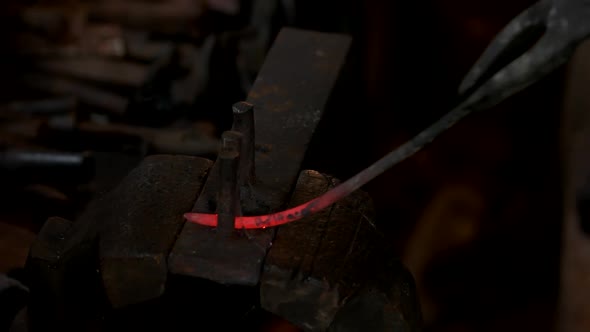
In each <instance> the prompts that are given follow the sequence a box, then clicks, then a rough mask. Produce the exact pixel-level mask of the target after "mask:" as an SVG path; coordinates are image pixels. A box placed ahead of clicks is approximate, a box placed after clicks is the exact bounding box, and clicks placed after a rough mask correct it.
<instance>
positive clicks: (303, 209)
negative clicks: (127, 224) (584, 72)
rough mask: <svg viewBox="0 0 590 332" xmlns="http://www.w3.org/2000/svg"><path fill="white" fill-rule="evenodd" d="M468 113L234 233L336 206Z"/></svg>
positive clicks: (239, 220)
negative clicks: (322, 191) (323, 190)
mask: <svg viewBox="0 0 590 332" xmlns="http://www.w3.org/2000/svg"><path fill="white" fill-rule="evenodd" d="M470 112H471V109H470V108H465V107H458V108H456V109H454V110H453V111H451V112H449V113H447V114H446V115H445V116H444V117H443V118H441V119H440V120H439V121H438V122H436V123H435V124H433V125H432V126H430V127H428V128H427V129H425V130H424V131H422V132H421V133H420V134H418V135H417V136H416V137H414V138H413V139H412V140H410V141H408V142H406V143H404V144H403V145H402V146H400V147H399V148H397V149H395V150H393V151H391V152H390V153H388V154H387V155H386V156H384V157H383V158H381V159H379V160H378V161H377V162H376V163H374V164H373V165H371V166H369V167H368V168H366V169H364V170H362V171H361V172H360V173H358V174H356V175H355V176H353V177H352V178H350V179H348V180H347V181H345V182H343V183H341V184H340V185H338V186H336V187H335V188H333V189H332V190H330V191H328V192H326V193H325V194H323V195H321V196H319V197H317V198H314V199H313V200H311V201H309V202H307V203H304V204H301V205H299V206H296V207H294V208H291V209H288V210H285V211H281V212H276V213H271V214H267V215H262V216H239V217H236V222H235V227H236V228H238V229H241V228H245V229H252V228H267V227H274V226H279V225H283V224H286V223H289V222H292V221H296V220H299V219H301V218H304V217H306V216H309V215H312V214H314V213H316V212H318V211H321V210H323V209H325V208H327V207H329V206H330V205H332V204H334V203H336V202H338V201H339V200H341V199H342V198H344V197H346V196H348V195H349V194H351V193H352V192H354V191H355V190H357V189H359V188H360V187H362V186H363V185H365V184H366V183H367V182H369V181H371V180H372V179H374V178H375V177H377V176H378V175H380V174H381V173H383V172H385V171H386V170H387V169H389V168H391V167H392V166H394V165H395V164H397V163H399V162H400V161H402V160H404V159H406V158H408V157H409V156H411V155H413V154H414V153H416V152H417V151H419V150H420V149H421V148H422V147H424V146H425V145H426V144H428V143H429V142H431V141H432V140H433V139H434V138H435V137H436V136H437V135H438V134H440V133H441V132H443V131H444V130H445V129H447V128H449V127H450V126H452V125H453V124H455V123H456V122H457V121H459V120H460V119H461V118H462V117H464V116H465V115H467V114H468V113H470ZM184 217H185V218H186V219H187V220H188V221H190V222H194V223H197V224H200V225H204V226H217V214H207V213H186V214H185V215H184Z"/></svg>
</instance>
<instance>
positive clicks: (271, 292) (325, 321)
mask: <svg viewBox="0 0 590 332" xmlns="http://www.w3.org/2000/svg"><path fill="white" fill-rule="evenodd" d="M337 184H338V181H336V180H335V179H333V178H330V177H328V176H326V175H324V174H321V173H318V172H316V171H303V172H302V173H301V176H300V177H299V180H298V182H297V187H296V188H295V192H294V194H293V198H292V200H291V202H290V203H289V204H290V205H298V204H301V203H303V202H306V201H309V200H310V199H311V198H313V197H317V196H319V195H321V194H323V193H324V192H326V191H327V190H329V189H331V188H333V187H334V186H336V185H337ZM373 214H374V210H373V205H372V201H371V199H370V197H369V196H368V194H366V193H365V192H362V191H356V192H354V193H353V194H352V195H351V196H349V197H347V198H345V199H343V200H342V201H340V202H338V203H336V204H335V205H334V206H333V207H332V208H330V209H326V210H324V211H321V212H318V213H317V214H315V215H312V216H310V217H306V218H304V219H302V220H300V221H298V222H296V223H291V224H287V225H284V226H282V227H280V228H279V230H278V231H277V235H276V237H275V239H274V241H273V247H272V248H271V249H270V251H269V253H268V255H267V258H266V262H265V264H264V270H263V274H262V277H261V285H260V301H261V305H262V307H263V308H264V309H265V310H268V311H270V312H272V313H274V314H277V315H279V316H281V317H284V318H285V319H287V320H289V321H291V322H292V323H294V324H297V325H298V326H300V327H302V328H304V329H305V330H309V331H325V330H326V329H327V328H328V326H330V324H331V322H332V320H333V319H334V316H335V315H336V313H337V312H338V310H339V309H340V307H341V306H342V305H343V303H344V302H345V300H346V299H347V298H349V297H350V296H352V295H353V294H354V293H355V292H356V291H358V289H359V287H362V286H363V285H364V284H366V282H367V280H368V278H371V277H373V276H374V274H373V273H369V272H368V271H367V268H369V267H370V266H371V265H368V263H369V261H370V256H371V255H373V254H375V253H376V249H377V248H378V245H377V243H378V242H379V241H378V235H377V230H376V229H375V228H374V227H373V226H372V221H371V219H372V217H373Z"/></svg>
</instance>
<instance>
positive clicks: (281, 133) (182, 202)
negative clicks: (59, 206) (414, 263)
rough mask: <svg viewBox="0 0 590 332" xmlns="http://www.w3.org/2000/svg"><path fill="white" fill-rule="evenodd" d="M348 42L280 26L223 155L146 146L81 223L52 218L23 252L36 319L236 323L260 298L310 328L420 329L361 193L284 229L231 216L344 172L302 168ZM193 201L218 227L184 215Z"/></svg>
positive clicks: (311, 190) (162, 325)
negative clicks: (253, 225) (152, 151)
mask: <svg viewBox="0 0 590 332" xmlns="http://www.w3.org/2000/svg"><path fill="white" fill-rule="evenodd" d="M349 47H350V39H349V38H348V37H346V36H342V35H337V34H327V33H318V32H309V31H302V30H296V29H283V30H282V31H281V32H280V34H279V35H278V37H277V39H276V41H275V43H274V45H273V47H272V48H271V50H270V51H269V53H268V56H267V59H266V62H265V63H264V65H263V67H262V69H261V71H260V73H259V75H258V77H257V80H256V82H255V84H254V86H253V88H252V90H251V91H250V93H249V95H248V98H247V101H245V102H239V103H236V104H235V105H234V107H233V115H234V123H233V127H232V128H231V130H230V131H226V132H225V133H224V134H223V136H222V146H221V147H220V152H219V155H218V158H217V161H216V162H215V163H214V162H212V161H210V160H206V159H202V158H197V157H189V156H171V155H155V156H151V157H148V158H146V159H145V160H144V161H143V162H142V163H141V165H139V166H138V167H137V168H136V169H135V170H133V171H132V172H131V173H130V174H129V175H128V176H127V178H126V179H125V180H123V181H122V183H120V184H119V186H118V187H117V188H116V189H115V190H114V191H112V192H110V193H108V194H106V195H104V196H102V197H100V198H99V199H97V200H95V201H94V202H92V203H91V205H90V206H89V207H88V209H87V210H86V212H85V213H84V214H83V215H82V216H81V217H80V218H79V219H78V220H76V222H70V221H67V220H64V219H61V218H52V219H50V220H48V221H47V223H46V224H45V225H44V227H43V229H42V231H41V232H40V234H39V237H38V240H37V241H36V243H35V244H34V245H33V246H32V248H31V251H30V258H29V261H28V268H29V271H30V272H31V273H30V275H31V282H30V289H31V298H32V302H31V303H30V305H29V316H30V321H31V327H32V329H33V330H43V331H45V330H53V329H56V330H57V329H59V330H62V331H63V330H64V329H65V330H76V331H85V330H93V331H95V330H100V331H111V330H130V329H132V330H139V329H141V328H148V329H149V330H167V331H173V330H176V329H181V328H183V327H184V326H194V328H197V329H199V328H202V329H204V330H207V331H208V330H215V331H217V330H224V329H228V328H229V329H232V330H233V329H237V328H240V329H244V328H246V327H245V325H244V324H246V322H247V321H248V320H251V319H252V318H251V317H253V315H254V314H252V313H253V312H257V311H260V312H270V313H273V314H275V315H278V316H280V317H283V318H284V319H286V320H287V321H290V322H291V323H293V324H294V325H296V326H298V327H299V328H301V329H304V330H308V331H325V330H330V331H414V330H416V328H417V326H418V322H419V319H420V315H419V312H420V311H419V308H418V304H417V302H416V297H415V291H414V286H413V282H412V278H411V276H410V275H409V273H408V272H407V271H406V270H405V269H404V268H403V266H401V264H399V263H398V262H397V261H395V260H392V259H391V258H387V255H386V254H385V253H383V252H382V251H380V249H381V247H380V238H379V233H378V232H377V231H376V229H375V227H374V226H373V223H372V218H373V207H372V204H371V199H370V198H369V196H368V195H367V194H366V193H364V192H362V191H357V192H355V193H354V194H353V195H351V196H349V197H347V198H346V199H344V200H342V201H340V202H339V203H337V204H335V205H333V206H332V207H331V208H329V209H327V210H325V211H322V212H320V213H317V214H315V215H313V216H310V217H307V218H305V219H303V220H300V221H297V222H294V223H290V224H288V225H284V226H281V227H278V228H266V229H256V230H244V229H235V227H234V223H233V220H234V217H235V216H236V215H240V214H242V215H260V214H264V213H269V212H274V211H277V210H281V209H284V208H286V207H289V206H294V205H297V204H300V203H302V202H306V201H308V200H310V199H311V198H314V197H316V196H318V195H320V194H322V193H324V192H325V191H327V190H328V189H330V188H332V187H334V186H335V185H336V184H337V183H338V181H337V180H336V179H334V178H331V177H330V176H328V175H326V174H322V173H319V172H316V171H312V170H302V169H301V168H302V163H303V160H304V157H305V153H306V150H307V146H308V145H309V143H310V141H311V139H312V135H313V134H314V131H315V129H316V126H317V125H318V123H319V121H320V119H321V118H322V115H323V112H324V109H326V108H327V105H328V102H329V97H330V96H331V93H332V90H333V88H334V86H335V84H336V81H337V79H338V76H339V73H340V71H341V67H343V66H344V65H345V63H346V61H345V60H346V56H347V53H348V50H349ZM191 209H192V211H198V212H210V213H213V212H216V213H217V214H218V215H219V224H218V227H216V228H213V227H206V226H202V225H197V224H193V223H188V222H185V220H184V219H183V214H184V213H185V212H189V211H191ZM254 316H255V315H254ZM250 322H251V321H250ZM89 326H92V327H89ZM96 326H98V327H96ZM207 326H209V327H207Z"/></svg>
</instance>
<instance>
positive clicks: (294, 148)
mask: <svg viewBox="0 0 590 332" xmlns="http://www.w3.org/2000/svg"><path fill="white" fill-rule="evenodd" d="M349 47H350V38H349V37H347V36H343V35H337V34H327V33H318V32H310V31H304V30H296V29H291V28H285V29H283V30H282V31H281V32H280V34H279V36H278V37H277V39H276V41H275V43H274V45H273V47H272V48H271V50H270V51H269V53H268V55H267V59H266V61H265V63H264V65H263V67H262V69H261V70H260V73H259V75H258V78H257V80H256V82H255V84H254V86H253V88H252V90H251V91H250V93H249V96H248V103H249V104H252V105H253V106H254V124H255V128H254V130H255V133H256V134H255V138H254V142H255V144H254V145H255V146H256V147H258V148H257V151H256V153H255V161H254V169H255V173H256V174H255V182H254V184H253V185H251V186H250V185H246V186H243V187H242V188H241V190H242V195H241V198H242V202H241V203H242V212H243V214H244V215H247V214H260V213H268V212H270V211H274V210H277V209H280V208H281V207H283V206H284V205H285V204H286V202H287V200H288V198H289V194H290V192H291V190H292V188H293V186H294V185H295V181H296V179H297V176H298V174H299V171H300V168H301V164H302V162H303V158H304V156H305V152H306V150H307V145H308V144H309V142H310V140H311V137H312V135H313V133H314V130H315V128H316V126H317V124H318V122H319V120H320V118H321V116H322V113H323V110H324V108H325V106H326V103H327V101H328V99H329V97H330V93H331V91H332V89H333V87H334V85H335V83H336V80H337V79H338V76H339V73H340V69H341V68H342V66H343V65H344V61H345V59H346V55H347V53H348V50H349ZM240 111H241V110H240V109H239V108H237V109H234V116H235V119H236V120H235V122H234V130H236V129H237V130H239V131H240V132H242V133H243V134H244V136H245V137H246V139H249V138H250V139H251V137H252V136H254V135H253V134H251V133H249V132H248V130H246V129H247V128H246V129H245V128H244V124H246V127H248V126H249V124H248V123H249V122H250V121H248V120H247V119H241V118H240V113H241V112H240ZM236 113H237V114H236ZM240 119H241V120H242V121H240ZM260 147H264V149H261V148H260ZM244 160H248V158H244ZM217 167H218V163H216V164H215V165H214V166H213V170H212V173H211V175H212V176H210V177H209V178H208V179H207V183H206V185H205V188H204V189H203V193H202V195H201V197H199V200H198V201H197V203H196V204H195V208H194V209H193V211H195V212H203V213H211V212H214V211H215V210H216V206H215V197H216V192H217V190H218V183H219V182H218V181H219V179H218V177H217V176H218V175H217V173H218V172H219V171H218V170H217ZM214 232H215V230H214V229H210V228H208V227H203V226H200V225H195V224H191V223H186V224H185V225H184V228H183V230H182V232H181V234H180V236H179V238H178V241H177V242H176V244H175V247H174V249H173V251H172V253H171V255H170V257H169V263H170V269H171V272H172V273H175V274H183V275H190V276H194V277H201V278H207V279H211V280H215V281H218V282H221V283H230V284H246V285H255V284H256V283H258V280H259V277H260V271H261V268H262V263H263V260H264V257H265V255H266V251H267V250H268V248H269V247H270V245H271V241H272V238H273V236H274V230H269V229H266V230H256V231H248V232H246V231H239V232H238V233H239V234H234V237H232V238H231V240H230V239H229V238H228V239H226V240H225V241H223V242H221V241H217V242H213V241H211V240H209V241H208V240H207V239H209V238H211V237H212V236H213V233H214ZM205 241H207V243H208V244H206V245H205Z"/></svg>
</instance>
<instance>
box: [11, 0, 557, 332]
mask: <svg viewBox="0 0 590 332" xmlns="http://www.w3.org/2000/svg"><path fill="white" fill-rule="evenodd" d="M27 2H28V3H33V2H34V1H27ZM70 2H71V1H70ZM296 3H297V8H296V11H295V13H296V16H295V19H294V20H292V21H291V23H290V25H292V26H296V27H301V28H308V29H314V30H319V31H331V32H345V33H349V34H351V35H353V37H354V48H353V51H352V53H351V56H350V63H349V65H350V66H349V67H348V68H347V72H346V73H345V76H344V77H345V78H346V79H347V80H346V83H345V84H343V86H342V87H340V90H338V92H337V94H336V97H335V98H334V103H335V105H334V106H333V107H332V109H333V110H336V111H334V112H328V114H327V115H326V117H325V118H324V119H323V123H322V124H321V127H320V129H319V131H318V133H317V135H316V136H315V137H314V141H313V144H312V147H311V150H310V154H309V157H308V160H307V165H306V166H307V167H310V168H314V169H317V170H320V171H324V172H327V173H331V174H333V175H335V176H337V177H339V178H341V179H346V178H348V177H350V176H352V175H353V174H355V173H356V172H358V171H360V170H361V169H362V168H364V167H366V166H368V165H369V164H370V163H372V162H373V161H375V160H376V159H377V158H379V157H381V156H382V155H384V154H385V153H387V152H388V151H390V150H391V149H393V148H395V147H396V146H398V145H399V144H401V143H403V142H404V141H405V140H407V139H409V138H410V137H411V136H412V135H413V134H415V133H417V132H418V131H419V130H421V129H422V128H424V127H426V126H427V125H429V124H430V123H431V122H433V121H435V120H436V119H437V118H438V117H440V116H441V115H442V114H444V113H445V112H446V111H448V110H449V109H450V108H451V107H452V106H453V105H454V103H455V102H456V98H457V94H456V90H457V87H458V85H459V82H460V80H461V78H462V77H463V75H464V74H465V73H466V71H467V70H468V69H469V68H470V66H471V65H472V64H473V62H474V61H475V60H476V59H477V57H478V56H479V55H480V54H481V52H482V51H483V49H484V48H485V46H486V45H487V44H488V43H489V41H490V40H491V39H492V38H493V36H494V35H495V34H496V33H497V32H498V31H499V30H500V29H501V28H502V27H503V26H504V25H505V24H506V23H507V22H508V21H509V20H510V19H512V18H513V17H514V16H516V15H517V14H518V13H519V12H520V11H521V10H523V9H524V8H526V7H528V6H529V5H530V4H532V3H533V1H524V0H513V1H492V0H486V1H468V0H446V1H443V0H430V1H358V0H356V1H354V0H346V1H344V0H339V1H336V0H323V1H297V2H296ZM4 5H5V6H7V7H6V8H9V7H8V6H9V5H8V4H7V3H6V4H4ZM0 11H3V12H5V13H8V12H10V11H9V10H8V9H7V10H4V9H1V10H0ZM3 15H4V14H3ZM209 20H210V21H207V23H206V24H205V27H204V28H202V29H211V30H214V31H218V30H222V29H224V28H225V27H227V26H230V27H231V26H232V24H235V25H239V24H240V23H239V19H235V20H234V19H232V18H228V17H226V16H219V17H215V16H213V17H212V18H209ZM2 22H3V23H2V33H1V38H3V39H4V41H3V42H2V43H3V44H5V45H12V44H10V43H11V42H14V41H15V40H16V38H15V36H16V34H13V32H11V31H13V29H12V26H11V21H10V20H8V19H3V20H2ZM277 22H278V23H277V25H278V26H280V25H281V22H284V18H277ZM273 33H276V31H273ZM7 54H8V53H7ZM221 58H223V57H222V56H221ZM6 59H12V60H14V58H11V56H10V55H6ZM6 59H5V61H3V63H1V64H0V67H1V70H2V72H3V73H4V74H3V75H2V77H0V81H2V82H1V84H2V90H0V91H3V92H0V94H2V96H1V100H2V102H4V103H6V102H8V101H10V100H13V99H15V98H17V96H18V98H19V99H23V98H27V95H26V93H25V94H23V93H20V94H19V91H18V89H17V88H16V87H15V85H14V81H13V80H16V79H18V78H19V77H20V75H21V72H20V71H18V70H15V69H14V66H13V62H10V61H9V60H6ZM27 61H28V60H27ZM218 61H223V59H222V60H218ZM286 65H287V64H286ZM216 75H217V76H216V78H215V80H212V82H211V83H210V84H212V85H213V86H217V87H219V86H223V87H225V89H217V90H215V89H212V90H214V92H212V93H211V94H210V95H209V97H208V99H205V101H201V104H199V105H200V106H199V107H194V108H192V109H191V110H190V112H195V113H199V112H201V113H199V114H204V117H205V118H207V119H209V120H210V123H211V125H212V126H213V127H214V128H216V132H217V133H218V132H220V128H223V126H224V125H226V124H227V115H219V112H221V111H220V110H227V109H229V107H230V106H231V104H233V103H234V102H235V101H237V100H239V98H241V97H243V95H241V94H240V93H241V92H240V90H239V88H236V86H239V82H237V81H238V79H237V78H236V77H235V76H236V75H235V73H234V72H232V71H231V70H228V72H227V73H224V72H223V70H220V71H219V73H218V74H216ZM561 90H562V73H561V72H558V73H556V74H553V75H551V76H550V77H548V78H546V79H544V80H543V81H542V82H540V83H539V84H536V85H535V86H533V87H532V88H530V89H528V90H526V91H525V92H523V93H520V94H518V95H516V96H514V97H512V98H510V99H509V100H507V101H505V102H503V103H502V104H501V105H499V106H497V107H495V108H494V109H491V110H487V111H484V112H481V113H478V114H475V115H473V116H470V117H469V118H468V119H467V120H465V121H463V122H461V123H460V124H459V125H457V126H456V127H454V128H453V129H451V130H450V131H448V132H447V133H445V134H444V135H442V136H441V137H440V138H439V139H437V140H436V141H435V142H434V143H433V144H432V145H430V146H429V147H428V148H427V149H425V150H423V151H422V152H420V153H418V154H417V155H416V156H414V157H412V158H411V159H409V160H407V161H405V162H403V163H402V164H400V165H398V166H396V167H394V168H393V169H391V170H390V171H388V172H387V173H386V174H384V175H382V176H381V177H380V178H378V179H377V180H376V181H373V182H372V183H370V184H369V185H367V186H366V188H365V189H366V190H368V191H369V192H370V194H371V195H372V197H373V199H374V201H375V203H376V206H377V210H378V220H377V226H378V227H379V228H380V230H381V231H382V232H383V233H384V235H385V236H386V237H387V238H388V239H390V240H389V243H391V249H390V250H391V255H394V256H399V257H400V258H401V259H402V260H403V262H404V263H405V264H406V265H407V266H408V268H409V269H410V270H411V271H412V273H413V275H414V277H415V279H416V283H417V286H418V291H419V294H420V300H421V303H422V309H423V314H424V319H425V327H426V331H432V332H442V331H465V332H467V331H498V330H502V331H550V330H552V327H553V320H554V316H555V314H554V313H555V309H556V301H557V291H558V289H557V283H558V271H559V269H558V263H559V262H558V257H559V245H560V244H559V236H560V200H561V197H560V179H559V168H558V164H559V158H558V156H559V151H558V145H559V142H558V130H559V125H558V124H559V109H560V103H561ZM224 114H227V113H224ZM205 115H206V116H205ZM196 117H198V115H196ZM168 120H170V121H168V123H173V120H174V119H168ZM149 122H150V121H149V120H148V119H145V123H143V124H142V125H152V124H150V123H149ZM213 135H216V134H213ZM3 144H6V143H4V142H3ZM327 151H328V152H329V153H326V152H327ZM326 156H327V157H329V158H327V157H326ZM1 187H2V188H0V189H2V191H4V192H3V193H2V195H3V197H6V198H5V199H4V203H3V208H2V210H0V215H1V216H0V272H4V273H6V272H9V271H14V270H15V269H18V268H19V267H22V264H24V260H25V257H26V254H27V250H28V245H29V244H30V243H31V241H32V240H33V239H34V236H35V232H36V231H38V229H39V227H40V225H41V222H40V220H43V219H44V218H46V217H48V216H50V215H52V214H55V213H58V212H62V211H69V210H67V209H66V208H63V209H62V205H59V208H56V207H55V206H56V205H55V204H54V203H51V204H49V203H43V202H46V201H47V199H43V200H42V199H40V198H38V197H39V194H38V192H39V191H43V190H41V189H38V188H37V189H36V191H35V193H36V194H35V195H33V194H31V193H30V191H26V192H18V194H15V193H14V191H9V190H8V189H10V188H12V187H10V186H5V185H3V186H1ZM11 190H13V189H11ZM47 195H49V196H51V194H45V196H47ZM45 196H44V197H45ZM51 197H52V198H51V199H50V202H56V201H59V202H62V203H60V204H63V205H64V206H66V205H67V207H71V206H76V207H77V208H78V209H81V208H82V207H83V205H76V204H82V203H79V201H82V202H83V201H84V199H82V198H77V197H62V196H59V197H55V195H53V196H51ZM64 201H67V203H63V202H64ZM71 201H73V202H71ZM43 204H45V205H43ZM56 211H57V212H56Z"/></svg>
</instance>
